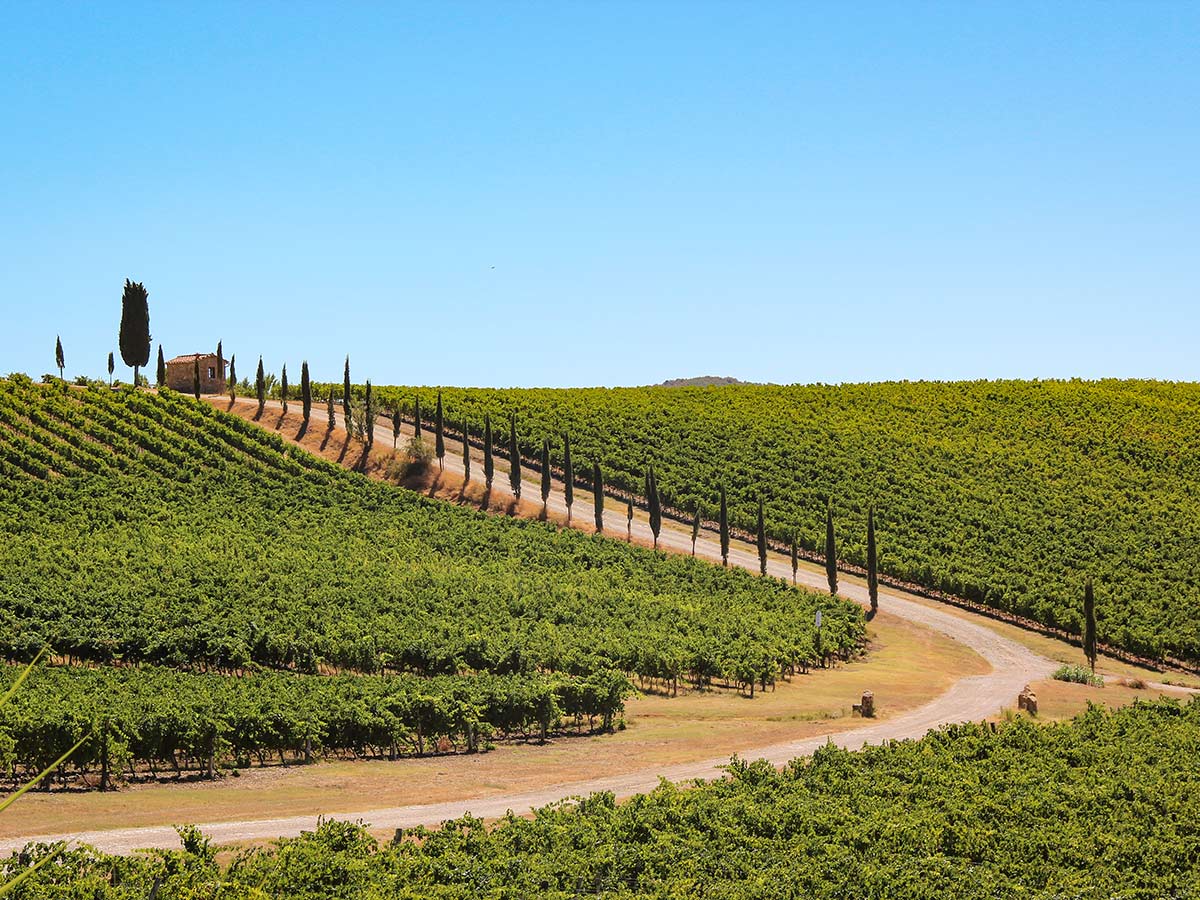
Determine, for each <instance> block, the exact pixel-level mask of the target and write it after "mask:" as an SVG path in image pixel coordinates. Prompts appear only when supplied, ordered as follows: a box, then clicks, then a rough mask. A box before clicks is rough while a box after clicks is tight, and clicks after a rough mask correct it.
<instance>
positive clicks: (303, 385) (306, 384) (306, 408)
mask: <svg viewBox="0 0 1200 900" xmlns="http://www.w3.org/2000/svg"><path fill="white" fill-rule="evenodd" d="M300 408H301V410H302V411H303V414H304V427H305V428H307V427H308V420H309V417H310V416H311V415H312V381H311V380H310V378H309V375H308V360H304V361H302V362H301V363H300Z"/></svg>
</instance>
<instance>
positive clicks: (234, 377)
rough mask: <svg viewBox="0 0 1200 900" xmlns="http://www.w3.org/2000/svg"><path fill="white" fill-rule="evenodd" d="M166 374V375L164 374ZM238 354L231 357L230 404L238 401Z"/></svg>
mask: <svg viewBox="0 0 1200 900" xmlns="http://www.w3.org/2000/svg"><path fill="white" fill-rule="evenodd" d="M164 374H165V373H164ZM237 388H238V383H237V354H236V353H235V354H233V356H231V357H229V402H230V403H232V402H233V401H234V400H236V399H237Z"/></svg>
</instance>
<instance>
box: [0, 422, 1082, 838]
mask: <svg viewBox="0 0 1200 900" xmlns="http://www.w3.org/2000/svg"><path fill="white" fill-rule="evenodd" d="M404 434H405V436H406V437H407V436H408V435H410V434H411V429H410V428H408V427H405V429H404ZM376 440H377V441H378V442H379V443H380V444H384V445H390V444H391V440H392V431H391V425H390V423H388V424H386V425H385V424H384V423H380V424H379V425H378V426H377V427H376ZM446 443H447V456H446V468H447V470H449V471H451V472H457V473H460V474H461V472H462V445H461V444H460V443H458V442H455V441H450V440H448V441H447V442H446ZM472 457H473V458H472V465H471V469H472V480H480V481H482V477H483V476H482V469H483V465H482V460H481V459H479V460H477V459H475V458H474V457H475V454H474V453H473V454H472ZM501 466H506V463H505V462H504V461H503V460H500V459H497V460H496V468H497V473H496V477H495V480H494V482H493V494H494V495H498V496H501V497H507V496H508V474H507V468H505V469H503V470H502V469H501ZM522 495H523V497H525V498H526V499H530V500H533V499H540V497H541V491H540V482H539V481H534V480H530V481H526V482H524V483H523V487H522ZM607 506H608V508H607V509H606V511H605V516H604V530H605V533H606V534H609V535H611V536H612V537H614V538H616V539H624V538H625V535H626V510H625V508H624V507H621V506H619V505H618V503H617V502H616V501H613V500H611V498H610V499H609V501H608V504H607ZM549 507H550V510H551V511H552V512H554V513H558V514H562V515H565V514H566V501H565V497H564V495H563V493H562V485H561V483H559V482H555V483H554V489H553V491H552V492H551V495H550V499H549ZM573 518H574V520H575V521H576V522H578V523H581V524H585V523H586V524H588V525H590V523H591V522H592V521H593V507H592V497H591V495H590V494H588V493H587V492H585V491H581V490H578V489H577V490H576V491H575V502H574V508H573ZM633 536H634V538H635V539H637V540H639V541H646V542H648V541H650V540H651V538H652V535H651V532H650V526H649V523H648V522H647V521H646V520H645V518H644V514H642V513H640V512H635V518H634V522H633ZM659 546H660V548H662V549H665V550H669V551H674V552H689V553H690V552H691V535H690V532H689V531H688V530H686V529H685V528H683V527H682V526H680V525H679V524H677V523H673V522H666V521H664V523H663V529H662V533H661V536H660V539H659ZM696 555H697V556H701V557H704V558H706V559H709V560H715V561H720V558H721V556H720V545H719V542H718V540H717V537H716V536H715V535H713V534H711V533H709V532H701V535H700V540H699V541H698V542H697V545H696ZM729 563H730V565H736V566H741V567H743V568H746V569H749V570H751V571H755V572H756V571H758V554H757V551H756V549H755V548H754V547H753V546H751V545H748V544H744V543H740V542H738V541H733V542H732V543H731V549H730V554H729ZM768 573H769V574H771V575H776V576H779V577H783V578H789V579H790V578H791V574H792V573H791V564H790V562H789V561H788V560H787V559H786V558H784V557H783V556H781V555H779V554H774V553H772V554H771V555H770V557H769V560H768ZM799 581H800V582H801V583H803V584H805V585H808V586H810V587H813V588H816V589H818V590H825V589H827V585H826V582H825V574H824V571H823V570H821V569H818V568H816V567H815V566H812V565H809V564H802V565H801V568H800V571H799ZM839 593H840V594H841V595H842V596H844V597H847V598H848V599H852V600H855V601H857V602H859V603H862V604H864V605H865V604H866V603H867V595H866V589H865V588H864V587H862V586H860V585H858V584H855V583H853V582H849V581H847V582H845V583H844V584H843V585H842V586H841V589H840V591H839ZM880 607H881V608H882V609H886V610H887V611H889V612H891V613H893V614H895V615H898V616H901V617H903V618H905V619H907V620H909V621H911V622H914V623H917V624H919V625H922V626H924V627H927V628H931V629H933V630H935V631H938V632H940V633H942V634H945V635H947V636H949V637H951V638H953V639H954V640H956V641H960V642H962V643H963V644H965V645H966V646H968V647H970V648H971V649H972V650H974V651H975V652H976V653H978V654H979V655H980V656H982V657H983V658H984V659H986V660H987V661H988V663H990V664H991V667H992V671H991V672H989V673H988V674H986V675H977V676H970V677H965V678H962V679H960V680H958V681H957V682H955V684H954V686H953V687H952V688H951V689H950V690H949V691H947V692H946V693H944V694H942V695H941V696H940V697H938V698H937V699H935V700H933V701H931V702H930V703H927V704H926V705H924V706H922V707H920V708H919V709H916V710H914V711H912V712H910V713H907V714H904V715H901V716H897V717H895V718H890V719H886V720H883V721H880V722H874V723H864V725H863V726H862V727H860V728H856V729H854V730H852V731H845V732H842V733H840V734H837V735H834V736H832V737H817V738H811V739H807V740H802V741H794V742H787V743H781V744H774V745H771V746H765V747H761V748H758V749H756V750H754V751H752V752H748V753H746V754H744V756H745V757H746V758H751V759H754V758H763V759H767V760H769V761H771V762H773V763H777V764H781V763H784V762H786V761H788V760H790V759H792V758H793V757H796V756H801V755H804V754H806V753H811V752H812V751H813V750H815V749H816V748H817V747H819V746H821V745H822V744H824V743H826V742H827V741H831V742H832V743H834V744H836V745H837V746H840V747H844V748H846V749H851V750H852V749H857V748H859V747H862V746H863V745H864V744H877V743H880V742H882V741H885V740H890V739H903V738H917V737H921V736H922V735H924V734H925V733H926V732H927V731H928V730H929V729H931V728H936V727H938V726H939V725H942V724H945V723H948V722H965V721H973V720H980V719H983V718H986V717H988V716H991V715H994V714H995V713H997V712H998V711H999V710H1000V709H1002V708H1003V707H1005V706H1011V705H1012V704H1013V701H1014V699H1015V698H1016V696H1017V694H1018V693H1019V692H1020V690H1021V688H1022V687H1023V686H1024V685H1025V684H1027V683H1029V682H1032V681H1037V680H1040V679H1043V678H1046V677H1048V676H1049V675H1050V673H1051V672H1053V671H1054V669H1055V668H1057V667H1058V664H1057V663H1055V662H1053V661H1051V660H1049V659H1047V658H1045V657H1043V656H1039V655H1038V654H1036V653H1034V652H1033V651H1031V650H1029V649H1027V648H1026V647H1024V646H1022V645H1021V644H1019V643H1017V642H1015V641H1012V640H1010V639H1008V638H1005V637H1003V636H1001V635H999V634H997V633H996V632H995V631H992V630H991V629H989V628H986V627H984V626H983V625H980V624H977V623H976V622H974V621H971V620H969V619H966V618H964V617H962V616H961V615H954V614H951V613H950V612H947V611H945V610H942V609H939V608H936V607H933V606H930V605H929V604H928V603H925V602H917V601H916V600H915V599H911V598H909V597H908V596H907V595H905V594H904V593H902V592H900V591H897V590H892V589H887V588H881V589H880ZM728 761H729V760H728V759H727V758H725V757H721V758H719V759H706V760H701V761H698V762H693V763H687V764H683V765H677V766H671V767H667V768H661V769H639V770H636V771H631V772H628V773H626V774H623V775H620V776H617V777H611V778H600V779H593V780H589V781H578V782H565V783H560V784H548V785H546V786H545V787H544V788H542V789H541V790H538V791H533V792H525V793H519V794H509V795H503V796H495V797H486V798H469V797H468V798H464V799H462V800H456V801H454V802H449V803H438V804H432V805H426V806H404V807H395V808H390V809H366V810H351V811H347V810H345V809H343V808H342V807H340V806H339V804H338V802H337V798H336V796H335V797H331V798H330V799H329V801H328V805H327V806H326V807H325V808H324V809H314V810H313V811H312V813H311V814H310V815H305V816H295V817H289V818H278V819H261V820H248V821H240V822H214V823H210V824H202V826H201V827H202V828H203V830H204V832H205V833H206V834H207V835H209V836H210V837H211V838H212V839H213V841H214V842H215V843H218V844H225V843H231V842H239V841H250V840H261V839H263V838H274V837H280V836H287V835H296V834H299V833H300V832H301V831H303V830H311V829H312V828H313V827H314V826H315V824H316V821H317V817H318V816H319V815H326V816H328V815H331V814H336V816H337V817H338V818H341V819H349V820H362V821H363V822H365V823H367V824H369V825H371V826H373V827H375V828H387V829H391V828H408V827H412V826H415V825H418V824H424V825H431V826H432V825H437V824H439V823H440V822H442V821H444V820H446V819H450V818H457V817H459V816H462V815H464V814H466V813H468V812H469V813H471V814H472V815H475V816H478V817H482V818H492V817H497V816H502V815H504V814H505V813H506V812H507V811H508V810H512V811H514V812H516V813H525V812H528V810H529V809H530V808H532V807H537V806H544V805H546V804H547V803H552V802H554V801H556V800H560V799H562V798H564V797H571V796H579V795H585V794H589V793H592V792H595V791H612V792H613V793H615V794H616V795H617V796H618V797H624V796H628V795H630V794H634V793H639V792H643V791H648V790H651V789H653V788H654V787H655V786H656V785H657V784H658V782H659V779H660V778H666V779H668V780H670V781H688V780H691V779H694V778H712V777H716V776H719V775H720V774H721V766H724V765H726V764H727V763H728ZM15 809H17V810H19V807H17V808H15ZM17 815H19V812H17ZM38 839H39V840H47V839H48V838H46V837H39V838H38ZM49 839H71V840H75V841H77V842H81V843H87V844H92V845H94V846H96V847H99V848H100V849H102V850H106V851H109V852H117V853H124V852H129V851H132V850H135V849H139V848H144V847H174V846H178V837H177V835H176V834H175V831H174V830H173V829H172V828H170V827H147V828H124V829H122V828H114V829H111V830H105V831H88V832H79V833H75V834H62V835H58V836H55V837H54V838H49ZM25 840H26V839H24V838H13V839H7V840H4V841H0V852H5V853H7V852H8V851H9V850H11V849H13V848H17V847H20V846H22V845H23V844H24V843H25Z"/></svg>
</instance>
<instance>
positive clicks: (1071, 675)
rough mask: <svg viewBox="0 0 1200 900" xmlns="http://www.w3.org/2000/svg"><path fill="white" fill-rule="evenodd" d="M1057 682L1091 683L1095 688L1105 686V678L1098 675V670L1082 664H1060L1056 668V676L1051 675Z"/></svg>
mask: <svg viewBox="0 0 1200 900" xmlns="http://www.w3.org/2000/svg"><path fill="white" fill-rule="evenodd" d="M1051 677H1052V678H1054V679H1055V680H1056V682H1070V683H1072V684H1090V685H1092V686H1093V688H1103V686H1104V678H1103V677H1102V676H1098V674H1096V671H1094V670H1091V668H1084V667H1082V666H1060V667H1058V668H1057V670H1055V673H1054V676H1051Z"/></svg>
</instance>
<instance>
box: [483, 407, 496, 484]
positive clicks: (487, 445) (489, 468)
mask: <svg viewBox="0 0 1200 900" xmlns="http://www.w3.org/2000/svg"><path fill="white" fill-rule="evenodd" d="M495 474H496V460H495V459H494V458H493V457H492V417H491V416H490V415H486V414H485V415H484V417H483V480H484V482H485V484H486V485H487V489H488V490H489V491H490V490H491V489H492V478H493V476H494V475H495Z"/></svg>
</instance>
